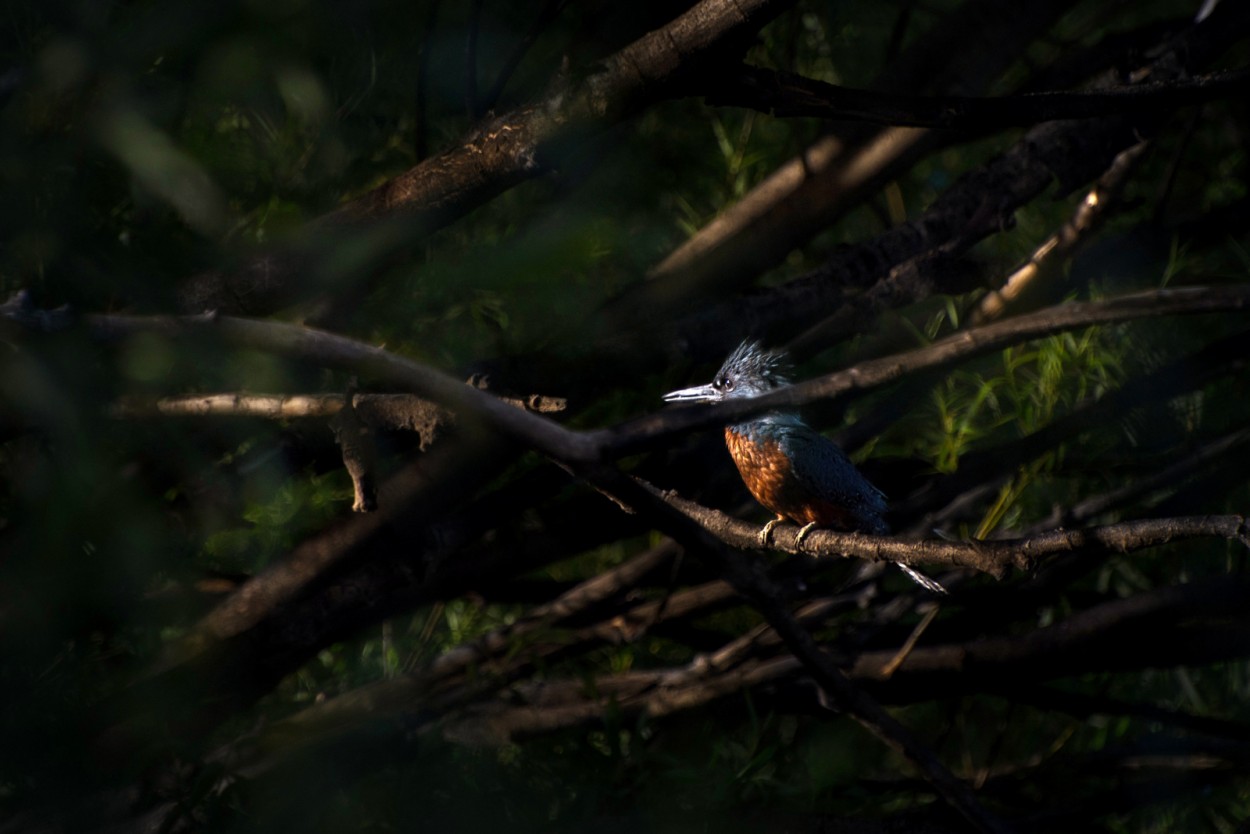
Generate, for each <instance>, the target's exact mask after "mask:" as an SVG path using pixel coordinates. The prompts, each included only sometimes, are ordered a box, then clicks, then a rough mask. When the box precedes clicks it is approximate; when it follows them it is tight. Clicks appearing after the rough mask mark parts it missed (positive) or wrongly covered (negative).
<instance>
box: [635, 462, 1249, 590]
mask: <svg viewBox="0 0 1250 834" xmlns="http://www.w3.org/2000/svg"><path fill="white" fill-rule="evenodd" d="M644 486H646V487H647V488H648V489H650V490H651V491H652V492H653V494H655V495H656V496H658V497H659V498H661V499H662V500H663V501H665V502H666V503H667V504H669V505H670V506H672V507H674V508H675V509H677V510H678V511H679V512H681V513H682V514H683V515H685V516H686V517H688V518H690V519H692V520H694V521H697V522H698V523H699V524H700V525H701V526H702V527H703V528H704V529H706V530H708V531H709V532H711V533H712V534H713V535H715V536H716V537H717V538H718V539H720V540H721V541H723V542H724V543H725V544H728V545H731V546H732V547H736V548H738V549H740V550H752V549H757V548H759V527H758V526H757V525H754V524H748V523H746V522H742V521H738V520H736V519H734V518H733V517H731V516H727V515H725V514H724V513H721V512H718V511H716V510H713V509H709V508H707V507H702V506H700V505H698V504H695V503H694V502H693V501H688V500H686V499H684V498H681V497H680V496H678V495H675V494H673V493H671V492H661V491H659V490H657V489H655V488H654V487H651V486H650V485H649V484H644ZM798 531H799V528H798V527H797V526H796V525H793V524H782V525H779V526H777V527H775V528H773V532H774V536H773V538H772V546H771V548H770V549H773V550H781V551H784V552H786V553H794V554H805V555H810V556H817V557H824V558H827V557H839V556H842V557H846V556H853V557H856V558H860V559H869V560H871V561H874V562H901V563H903V564H905V565H910V566H912V567H920V566H924V565H928V566H941V567H946V568H971V569H972V570H975V571H979V572H981V573H987V574H989V575H990V576H993V577H995V578H996V579H1002V578H1003V577H1004V576H1006V575H1007V572H1008V570H1010V569H1011V568H1015V569H1016V570H1021V571H1031V570H1033V569H1034V568H1035V567H1036V566H1037V564H1038V563H1039V562H1040V561H1041V560H1043V559H1045V558H1047V557H1049V556H1053V555H1057V554H1064V553H1073V552H1081V553H1099V552H1113V553H1131V552H1133V551H1136V550H1144V549H1146V548H1150V547H1158V546H1160V545H1164V544H1169V543H1171V542H1174V541H1183V540H1186V539H1193V538H1222V539H1228V540H1230V541H1239V542H1241V543H1242V544H1243V545H1245V546H1246V547H1250V527H1248V526H1247V520H1246V517H1245V516H1240V515H1219V516H1194V517H1189V518H1152V519H1144V520H1141V521H1124V522H1120V523H1118V524H1108V525H1106V526H1103V527H1089V528H1086V529H1083V530H1062V529H1060V530H1053V531H1050V532H1046V533H1039V534H1037V535H1035V536H1028V537H1024V538H1017V539H992V540H985V541H983V540H974V541H967V542H952V541H946V540H945V539H925V540H922V541H914V542H908V541H900V540H898V539H895V538H891V537H887V536H869V535H865V534H863V533H835V532H833V531H831V530H813V531H811V533H810V534H809V535H808V536H807V538H805V539H804V540H803V544H802V545H796V544H795V543H794V539H795V536H796V535H797V534H798ZM809 542H810V546H809V545H808V543H809Z"/></svg>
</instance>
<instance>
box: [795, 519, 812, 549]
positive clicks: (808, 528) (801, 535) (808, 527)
mask: <svg viewBox="0 0 1250 834" xmlns="http://www.w3.org/2000/svg"><path fill="white" fill-rule="evenodd" d="M815 526H816V522H814V521H809V522H807V523H806V524H804V525H803V529H801V530H799V532H798V534H797V535H796V536H795V537H794V546H795V547H798V546H800V545H801V544H803V539H805V538H807V534H808V533H810V532H812V528H814V527H815Z"/></svg>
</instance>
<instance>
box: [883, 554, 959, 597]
mask: <svg viewBox="0 0 1250 834" xmlns="http://www.w3.org/2000/svg"><path fill="white" fill-rule="evenodd" d="M894 564H896V565H898V566H899V568H901V569H902V571H903V573H905V574H907V575H908V576H910V577H911V578H912V581H913V582H915V583H916V584H917V585H919V586H921V587H922V588H926V589H928V590H930V591H932V592H933V593H935V594H949V593H950V591H948V590H946V589H945V588H943V587H942V583H940V582H938V581H937V580H936V579H930V578H929V577H927V576H925V575H924V574H923V573H921V572H920V571H918V570H916V569H915V568H913V567H911V566H910V565H904V564H903V563H902V562H895V563H894Z"/></svg>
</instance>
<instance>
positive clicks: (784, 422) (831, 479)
mask: <svg viewBox="0 0 1250 834" xmlns="http://www.w3.org/2000/svg"><path fill="white" fill-rule="evenodd" d="M786 370H787V364H786V358H785V354H783V353H781V352H779V351H766V350H764V349H763V348H761V347H760V345H759V343H758V342H743V343H742V344H741V345H739V346H738V348H737V349H736V350H735V351H734V352H733V353H731V354H730V355H729V358H728V359H726V360H725V364H724V365H722V366H721V369H720V370H719V371H717V372H716V376H715V377H714V378H713V379H712V382H711V384H709V385H697V386H695V387H693V388H683V389H681V390H680V391H673V392H671V393H668V394H665V395H664V401H665V402H710V403H714V402H721V401H723V400H730V399H745V398H748V397H756V396H759V395H761V394H766V393H768V392H769V391H772V390H774V389H776V388H781V387H783V386H785V385H788V384H789V383H790V380H789V378H788V377H787V376H786ZM725 444H726V445H727V446H728V447H729V454H730V455H731V456H732V457H733V460H734V463H735V464H737V466H738V472H739V473H741V475H742V480H743V481H744V482H745V483H746V486H747V489H749V490H750V491H751V494H752V495H753V496H755V500H756V501H759V502H760V503H761V504H763V505H764V506H765V507H767V508H768V509H770V510H772V511H773V512H774V513H776V514H777V517H776V518H774V519H773V520H772V521H770V522H768V523H767V524H766V525H764V529H763V530H761V531H760V536H759V538H760V544H761V545H766V544H768V537H769V535H770V534H771V533H772V530H773V528H774V527H775V526H776V525H777V524H778V523H779V522H782V521H786V520H790V521H793V522H795V523H797V524H802V525H803V527H802V529H800V530H799V533H798V535H797V536H796V537H795V543H796V544H801V543H802V542H803V539H804V538H805V537H806V536H807V534H808V533H810V532H811V531H812V530H813V529H814V528H817V527H821V528H828V529H831V530H843V531H858V532H862V533H871V534H873V535H878V536H883V535H887V534H889V532H890V528H889V525H887V524H886V522H885V495H884V494H883V493H882V492H881V490H879V489H877V488H876V487H875V486H873V485H872V484H870V483H869V482H868V479H867V478H865V477H864V476H863V475H861V474H860V473H859V470H858V469H856V468H855V465H854V464H853V463H851V461H850V458H848V457H847V456H846V453H845V452H843V451H842V449H841V448H839V447H838V445H837V444H836V443H834V442H833V441H832V440H830V439H829V438H827V437H825V436H824V435H822V434H820V433H819V432H817V431H816V430H815V429H813V428H812V427H811V426H809V425H807V423H805V422H803V419H802V418H801V417H800V416H799V415H798V414H797V413H796V412H792V411H769V412H766V413H764V414H761V415H760V416H758V417H753V418H751V419H749V420H747V421H745V422H742V423H734V424H733V425H730V426H726V427H725ZM899 567H900V568H902V569H903V570H904V571H905V572H906V573H907V575H908V576H910V577H911V578H912V579H914V580H915V581H916V582H918V583H920V584H921V585H923V586H924V587H926V588H928V589H929V590H931V591H937V592H939V593H946V589H945V588H943V587H942V586H941V585H939V584H938V583H937V582H935V581H933V580H932V579H929V578H928V577H927V576H924V575H922V574H920V573H917V572H916V571H915V570H913V569H912V568H910V567H908V566H907V565H903V564H899Z"/></svg>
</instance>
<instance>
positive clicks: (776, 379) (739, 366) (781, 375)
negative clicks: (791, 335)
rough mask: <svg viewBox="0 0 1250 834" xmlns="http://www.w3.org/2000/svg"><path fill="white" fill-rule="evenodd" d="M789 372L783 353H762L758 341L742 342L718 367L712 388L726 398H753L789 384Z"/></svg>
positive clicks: (774, 351)
mask: <svg viewBox="0 0 1250 834" xmlns="http://www.w3.org/2000/svg"><path fill="white" fill-rule="evenodd" d="M789 371H790V363H789V361H788V360H787V358H786V354H785V352H784V351H780V350H764V348H763V347H762V346H761V345H760V343H759V342H755V341H745V342H743V343H742V344H740V345H738V347H737V348H735V349H734V352H733V353H731V354H729V358H728V359H726V360H725V364H723V365H721V368H720V370H719V371H717V372H716V378H715V379H713V380H712V387H713V388H714V389H716V390H717V391H718V392H720V394H721V396H722V397H726V398H728V397H755V396H758V395H760V394H763V393H766V392H768V391H771V390H773V389H774V388H780V387H781V386H783V385H788V384H789V383H790V376H789Z"/></svg>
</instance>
